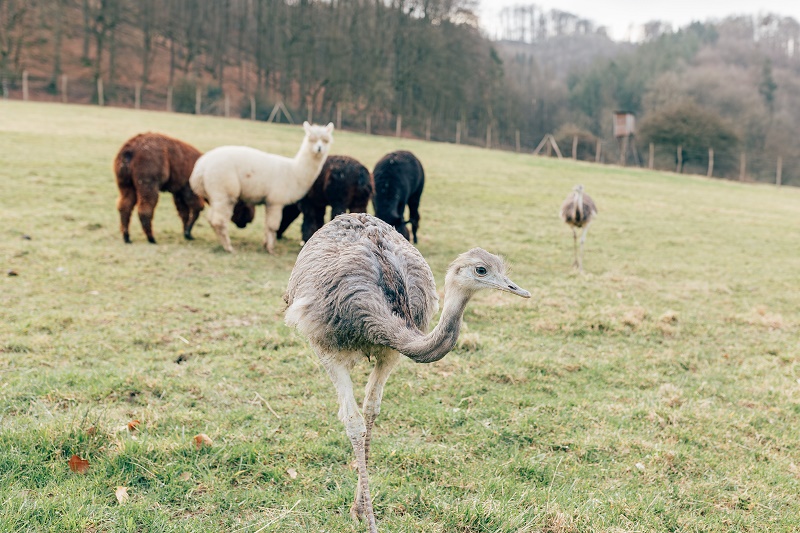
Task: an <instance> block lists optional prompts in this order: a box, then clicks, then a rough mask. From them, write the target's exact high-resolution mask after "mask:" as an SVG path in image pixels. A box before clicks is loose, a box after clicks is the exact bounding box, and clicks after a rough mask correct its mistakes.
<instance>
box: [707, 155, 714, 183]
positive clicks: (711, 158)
mask: <svg viewBox="0 0 800 533" xmlns="http://www.w3.org/2000/svg"><path fill="white" fill-rule="evenodd" d="M706 175H707V176H708V177H709V178H710V177H711V176H713V175H714V149H713V148H709V149H708V174H706Z"/></svg>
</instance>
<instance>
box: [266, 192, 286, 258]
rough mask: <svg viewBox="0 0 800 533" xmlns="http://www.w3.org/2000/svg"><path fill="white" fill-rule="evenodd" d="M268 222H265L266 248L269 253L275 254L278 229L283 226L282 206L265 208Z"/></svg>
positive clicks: (268, 205)
mask: <svg viewBox="0 0 800 533" xmlns="http://www.w3.org/2000/svg"><path fill="white" fill-rule="evenodd" d="M265 211H266V217H265V218H266V220H265V221H264V248H265V249H266V250H267V252H268V253H270V254H274V253H275V241H276V240H277V238H276V235H277V232H278V228H279V227H280V226H281V217H282V216H283V206H282V205H270V204H267V205H266V207H265Z"/></svg>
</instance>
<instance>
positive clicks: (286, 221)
mask: <svg viewBox="0 0 800 533" xmlns="http://www.w3.org/2000/svg"><path fill="white" fill-rule="evenodd" d="M299 216H300V204H299V203H294V204H289V205H285V206H283V213H282V214H281V225H280V226H279V227H278V231H277V234H276V235H275V236H276V237H277V238H278V239H280V238H281V237H283V234H284V233H285V232H286V230H287V229H288V228H289V226H290V225H291V223H292V222H294V221H295V220H296V219H297V217H299Z"/></svg>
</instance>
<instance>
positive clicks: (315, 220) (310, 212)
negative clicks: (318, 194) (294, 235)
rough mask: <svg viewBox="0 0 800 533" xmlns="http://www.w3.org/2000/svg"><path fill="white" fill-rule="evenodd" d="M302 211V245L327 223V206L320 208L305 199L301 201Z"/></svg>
mask: <svg viewBox="0 0 800 533" xmlns="http://www.w3.org/2000/svg"><path fill="white" fill-rule="evenodd" d="M300 209H301V210H302V211H303V226H302V230H301V233H302V235H303V242H302V244H305V243H306V241H308V239H310V238H311V236H312V235H314V233H316V231H317V230H318V229H319V228H321V227H322V225H323V224H324V223H325V220H324V217H325V206H323V207H322V208H320V207H318V206H315V205H314V204H313V203H311V202H309V201H307V200H305V199H304V200H300Z"/></svg>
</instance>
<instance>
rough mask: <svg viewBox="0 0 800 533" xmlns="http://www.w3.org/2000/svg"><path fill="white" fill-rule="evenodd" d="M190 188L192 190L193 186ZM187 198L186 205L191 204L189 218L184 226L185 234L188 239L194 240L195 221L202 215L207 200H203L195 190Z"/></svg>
mask: <svg viewBox="0 0 800 533" xmlns="http://www.w3.org/2000/svg"><path fill="white" fill-rule="evenodd" d="M189 190H190V191H191V188H190V189H189ZM186 198H187V199H186V205H187V206H189V218H188V220H187V221H186V225H185V226H184V228H183V236H184V237H185V238H186V239H188V240H192V239H194V237H192V228H193V227H194V223H195V222H197V218H198V217H199V216H200V212H201V211H202V210H203V207H205V202H203V199H202V198H200V197H199V196H197V195H196V194H194V192H192V193H191V194H189V195H188V197H186Z"/></svg>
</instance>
